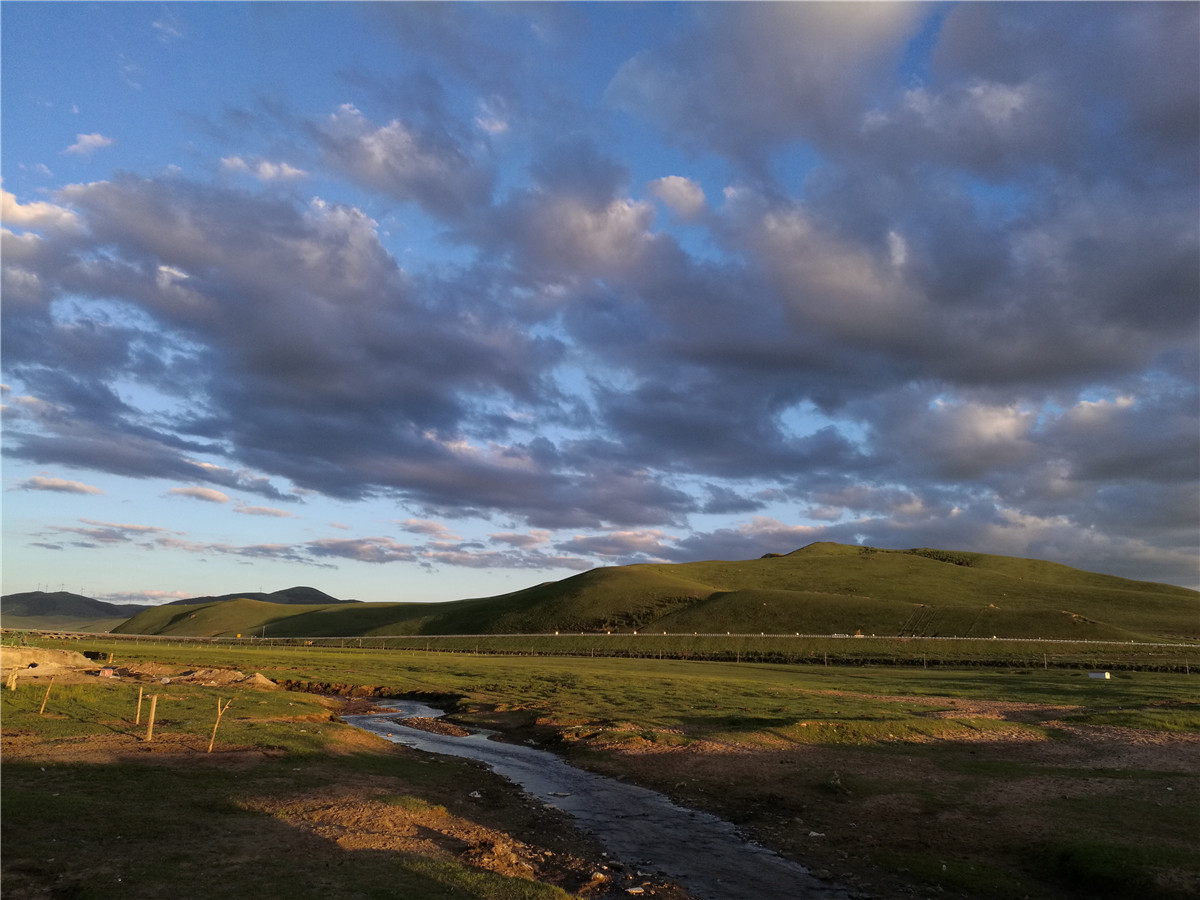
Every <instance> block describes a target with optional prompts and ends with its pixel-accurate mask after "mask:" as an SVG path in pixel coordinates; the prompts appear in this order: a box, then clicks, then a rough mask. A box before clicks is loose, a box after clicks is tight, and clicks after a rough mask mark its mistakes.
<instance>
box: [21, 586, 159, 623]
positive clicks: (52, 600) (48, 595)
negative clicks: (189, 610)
mask: <svg viewBox="0 0 1200 900" xmlns="http://www.w3.org/2000/svg"><path fill="white" fill-rule="evenodd" d="M147 608H148V607H147V606H146V605H144V604H138V603H106V602H105V601H103V600H93V599H92V598H91V597H85V596H83V595H82V594H72V593H71V592H70V591H25V592H24V593H21V594H8V595H6V596H4V597H0V612H2V613H3V615H5V616H26V617H28V616H68V617H71V618H76V619H101V618H109V619H111V618H113V617H114V616H116V617H120V618H122V619H127V618H129V617H130V616H135V615H137V614H138V613H139V612H141V611H142V610H144V609H147Z"/></svg>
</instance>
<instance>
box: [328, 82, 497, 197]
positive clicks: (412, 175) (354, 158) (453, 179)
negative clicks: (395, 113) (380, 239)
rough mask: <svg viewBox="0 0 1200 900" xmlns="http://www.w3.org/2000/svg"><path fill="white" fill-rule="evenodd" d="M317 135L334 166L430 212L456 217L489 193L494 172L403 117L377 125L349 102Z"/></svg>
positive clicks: (448, 139)
mask: <svg viewBox="0 0 1200 900" xmlns="http://www.w3.org/2000/svg"><path fill="white" fill-rule="evenodd" d="M315 135H316V137H317V139H318V141H319V142H320V144H321V146H322V147H323V149H324V152H325V157H326V160H327V162H328V163H329V164H330V165H332V166H335V167H336V168H338V169H341V170H342V171H344V172H345V173H346V174H347V175H349V176H350V177H352V178H353V179H355V180H356V181H358V182H360V183H362V184H363V185H365V186H367V187H369V188H371V189H373V190H376V191H379V192H381V193H383V194H384V195H386V196H389V197H392V198H393V199H396V200H403V201H413V202H416V203H418V204H420V205H421V206H422V207H424V208H425V209H426V210H427V211H428V212H429V213H431V214H432V215H435V216H438V217H448V218H456V217H458V216H461V215H462V214H464V213H465V212H466V211H467V210H468V209H470V208H472V207H476V206H480V205H484V204H486V203H487V201H488V198H489V196H490V193H491V183H492V175H491V172H490V171H489V170H488V169H487V167H486V166H484V165H483V164H482V163H481V162H479V161H477V160H476V159H474V158H473V156H472V155H471V154H470V153H469V152H468V150H467V149H466V148H464V147H462V146H460V145H459V143H458V142H456V141H454V140H453V138H451V137H449V136H446V135H444V134H437V133H435V132H427V133H421V132H419V131H417V130H415V129H414V128H413V127H410V126H409V125H407V124H406V123H404V122H402V121H400V120H399V119H394V120H392V121H391V122H389V123H387V124H386V125H382V126H380V125H376V124H375V123H373V122H371V121H370V120H368V119H367V118H366V116H364V115H363V114H362V113H361V112H359V111H358V109H356V108H355V107H354V106H353V105H352V104H349V103H347V104H343V105H342V106H341V107H340V108H339V109H338V110H337V112H335V113H334V114H333V115H331V116H330V117H329V118H328V120H326V122H324V123H323V124H322V125H320V126H319V127H318V128H317V129H316V131H315Z"/></svg>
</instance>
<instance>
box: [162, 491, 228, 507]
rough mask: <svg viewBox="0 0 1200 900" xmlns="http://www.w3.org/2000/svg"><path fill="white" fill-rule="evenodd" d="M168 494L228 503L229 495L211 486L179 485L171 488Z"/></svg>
mask: <svg viewBox="0 0 1200 900" xmlns="http://www.w3.org/2000/svg"><path fill="white" fill-rule="evenodd" d="M167 493H168V494H170V495H173V496H176V497H191V498H192V499H194V500H204V501H205V502H207V503H228V502H229V495H227V494H223V493H221V492H220V491H218V490H214V489H213V488H202V487H181V488H171V489H170V490H169V491H167Z"/></svg>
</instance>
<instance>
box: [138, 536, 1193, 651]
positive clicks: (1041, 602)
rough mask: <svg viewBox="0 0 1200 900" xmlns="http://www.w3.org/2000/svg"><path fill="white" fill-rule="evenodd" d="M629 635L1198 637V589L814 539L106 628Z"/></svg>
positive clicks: (150, 615)
mask: <svg viewBox="0 0 1200 900" xmlns="http://www.w3.org/2000/svg"><path fill="white" fill-rule="evenodd" d="M264 629H265V632H264ZM634 629H642V630H654V631H668V632H671V633H675V634H678V633H684V634H687V633H691V632H699V633H718V634H721V633H725V632H733V633H754V634H757V633H759V632H766V633H768V634H770V633H775V634H787V633H795V632H801V633H809V634H830V633H845V634H854V633H856V632H859V631H861V632H862V633H863V634H877V635H900V636H942V637H947V636H958V637H992V636H993V635H995V636H999V637H1031V638H1048V639H1054V638H1057V639H1081V640H1109V641H1129V640H1139V641H1140V640H1158V639H1167V640H1178V639H1181V638H1195V637H1196V636H1197V635H1198V634H1200V593H1197V592H1196V591H1190V590H1187V589H1186V588H1181V587H1176V586H1173V585H1164V584H1155V583H1151V582H1138V581H1129V580H1127V579H1123V578H1116V577H1113V576H1109V575H1100V574H1096V573H1094V572H1084V571H1080V570H1078V569H1072V568H1070V567H1068V566H1062V565H1058V564H1056V563H1050V562H1044V561H1040V560H1031V559H1018V558H1014V557H1003V556H990V555H987V554H979V553H958V552H954V551H945V550H934V549H917V550H881V549H876V548H870V547H857V546H845V545H840V544H829V543H821V544H812V545H810V546H808V547H804V548H803V549H801V550H797V551H795V552H794V553H789V554H787V555H780V556H769V557H764V558H762V559H754V560H742V561H708V562H696V563H683V564H676V565H668V564H661V565H658V564H647V565H636V566H618V567H611V568H601V569H593V570H592V571H589V572H584V573H582V574H579V575H575V576H572V577H570V578H566V579H563V580H562V581H556V582H547V583H545V584H540V585H536V586H534V587H530V588H526V589H524V590H520V591H515V592H513V593H509V594H502V595H499V596H495V597H483V598H477V599H471V600H459V601H455V602H451V603H351V604H347V603H335V604H311V605H291V606H282V605H280V604H278V603H264V602H261V601H258V600H252V599H248V598H241V599H237V600H228V601H222V602H214V603H206V604H199V605H189V606H168V607H158V608H154V609H151V610H147V611H145V612H143V613H140V614H139V615H138V616H136V617H134V618H133V619H131V620H130V621H129V622H127V623H125V624H124V625H122V626H120V628H118V629H114V630H117V631H120V632H125V633H134V634H174V635H196V636H201V635H204V636H233V635H235V634H239V633H240V634H242V635H245V636H250V635H262V634H264V633H265V635H266V636H267V637H321V636H335V637H336V636H371V635H374V636H379V635H419V634H430V635H432V634H513V633H530V632H553V631H562V632H578V631H610V630H611V631H630V630H634Z"/></svg>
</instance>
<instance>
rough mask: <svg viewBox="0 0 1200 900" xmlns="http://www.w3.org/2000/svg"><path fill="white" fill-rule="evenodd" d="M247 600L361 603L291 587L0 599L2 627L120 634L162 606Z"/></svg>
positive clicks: (57, 593) (45, 594) (30, 595)
mask: <svg viewBox="0 0 1200 900" xmlns="http://www.w3.org/2000/svg"><path fill="white" fill-rule="evenodd" d="M246 598H249V599H250V600H255V601H258V602H260V603H269V604H271V606H268V607H266V609H268V610H275V612H278V611H279V607H281V606H291V607H295V606H319V607H326V606H332V607H341V606H344V605H347V604H358V603H359V601H358V600H339V599H338V598H336V597H331V596H330V595H329V594H326V593H325V592H324V591H319V590H317V589H316V588H312V587H292V588H287V589H285V590H282V591H273V592H271V593H269V594H266V593H261V592H258V591H253V592H250V593H245V594H225V595H223V596H221V597H193V598H191V599H188V600H175V601H172V602H171V603H167V604H151V603H108V602H106V601H104V600H96V599H94V598H92V597H85V596H83V595H82V594H72V593H71V592H70V591H26V592H24V593H20V594H8V595H6V596H4V597H0V625H3V626H4V627H5V628H28V629H31V630H44V631H58V630H62V631H117V630H120V628H121V626H122V624H123V623H124V622H125V621H126V620H128V619H131V618H133V617H135V616H137V615H138V614H139V613H146V612H149V611H152V610H158V609H161V608H162V607H163V606H170V607H178V606H198V605H208V604H228V603H231V602H233V601H236V600H242V599H246ZM268 618H269V617H268Z"/></svg>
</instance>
